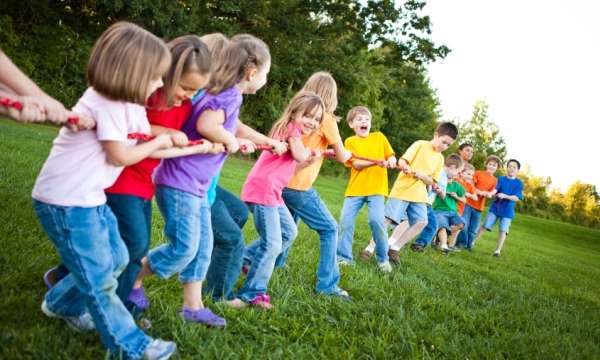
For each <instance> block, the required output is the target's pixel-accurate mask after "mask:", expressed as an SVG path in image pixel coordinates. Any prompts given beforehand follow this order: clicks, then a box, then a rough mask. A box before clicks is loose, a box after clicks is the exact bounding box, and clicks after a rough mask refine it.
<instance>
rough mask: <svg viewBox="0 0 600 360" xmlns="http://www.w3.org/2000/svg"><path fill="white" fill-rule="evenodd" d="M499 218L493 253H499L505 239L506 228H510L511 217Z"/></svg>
mask: <svg viewBox="0 0 600 360" xmlns="http://www.w3.org/2000/svg"><path fill="white" fill-rule="evenodd" d="M499 219H500V225H499V233H498V243H497V244H496V251H495V252H494V253H495V254H498V255H500V252H501V251H502V247H503V246H504V241H505V240H506V234H508V229H509V228H510V223H511V220H512V219H509V218H504V217H503V218H499Z"/></svg>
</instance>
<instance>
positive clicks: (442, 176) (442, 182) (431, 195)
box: [428, 171, 448, 204]
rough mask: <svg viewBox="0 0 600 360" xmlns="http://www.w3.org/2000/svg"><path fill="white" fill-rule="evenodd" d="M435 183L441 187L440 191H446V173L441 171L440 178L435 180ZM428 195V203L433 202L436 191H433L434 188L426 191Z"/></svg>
mask: <svg viewBox="0 0 600 360" xmlns="http://www.w3.org/2000/svg"><path fill="white" fill-rule="evenodd" d="M437 184H438V186H439V187H440V189H442V191H446V186H448V175H446V172H445V171H442V172H441V173H440V180H439V181H438V182H437ZM428 196H429V204H433V201H434V200H435V197H436V196H437V193H436V192H435V190H433V189H431V190H430V191H429V193H428Z"/></svg>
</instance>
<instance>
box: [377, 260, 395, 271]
mask: <svg viewBox="0 0 600 360" xmlns="http://www.w3.org/2000/svg"><path fill="white" fill-rule="evenodd" d="M377 266H378V267H379V270H381V271H383V272H384V273H391V272H392V265H391V264H390V262H389V261H386V262H381V263H377Z"/></svg>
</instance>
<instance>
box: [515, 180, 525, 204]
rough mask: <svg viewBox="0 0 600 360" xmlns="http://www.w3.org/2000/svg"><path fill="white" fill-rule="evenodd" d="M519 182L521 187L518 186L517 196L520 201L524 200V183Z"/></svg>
mask: <svg viewBox="0 0 600 360" xmlns="http://www.w3.org/2000/svg"><path fill="white" fill-rule="evenodd" d="M518 181H519V185H518V186H517V193H516V194H515V195H517V197H518V198H519V200H523V182H522V181H521V180H518Z"/></svg>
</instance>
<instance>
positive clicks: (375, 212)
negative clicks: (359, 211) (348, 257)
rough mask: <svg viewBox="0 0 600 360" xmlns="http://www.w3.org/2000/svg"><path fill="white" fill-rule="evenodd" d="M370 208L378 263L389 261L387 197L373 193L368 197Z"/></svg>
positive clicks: (370, 223)
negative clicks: (386, 217)
mask: <svg viewBox="0 0 600 360" xmlns="http://www.w3.org/2000/svg"><path fill="white" fill-rule="evenodd" d="M366 200H367V206H368V208H369V227H370V228H371V232H372V233H373V239H375V244H376V247H375V249H376V251H375V254H376V256H377V262H378V263H380V264H381V263H387V262H388V260H389V259H388V254H387V251H388V239H387V233H386V230H385V198H384V197H383V196H382V195H372V196H369V197H367V198H366Z"/></svg>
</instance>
